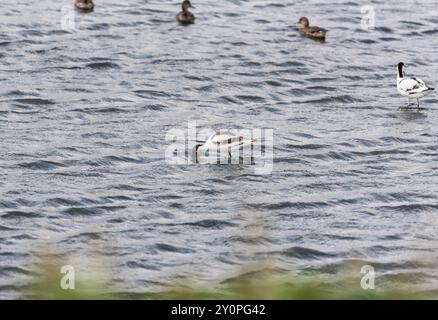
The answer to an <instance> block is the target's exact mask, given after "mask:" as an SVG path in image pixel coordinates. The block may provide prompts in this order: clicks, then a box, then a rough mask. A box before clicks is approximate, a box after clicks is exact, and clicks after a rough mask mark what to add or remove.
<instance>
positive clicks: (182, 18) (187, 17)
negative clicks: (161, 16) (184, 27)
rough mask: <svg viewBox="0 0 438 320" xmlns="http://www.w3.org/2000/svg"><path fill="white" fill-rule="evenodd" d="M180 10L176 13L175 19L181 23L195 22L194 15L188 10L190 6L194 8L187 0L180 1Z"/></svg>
mask: <svg viewBox="0 0 438 320" xmlns="http://www.w3.org/2000/svg"><path fill="white" fill-rule="evenodd" d="M181 6H182V11H181V12H180V13H178V14H177V15H176V20H177V21H178V22H179V23H181V24H192V23H195V15H194V14H193V13H191V12H190V11H189V9H190V8H195V7H194V6H192V4H191V2H190V1H189V0H184V2H183V3H182V5H181Z"/></svg>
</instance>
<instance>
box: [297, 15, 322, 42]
mask: <svg viewBox="0 0 438 320" xmlns="http://www.w3.org/2000/svg"><path fill="white" fill-rule="evenodd" d="M298 24H299V25H300V29H299V32H300V34H301V35H302V36H305V37H308V38H312V39H318V40H324V39H325V35H326V33H327V30H326V29H324V28H320V27H310V26H309V19H308V18H307V17H301V18H300V20H298Z"/></svg>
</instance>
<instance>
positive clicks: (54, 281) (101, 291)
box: [23, 257, 438, 300]
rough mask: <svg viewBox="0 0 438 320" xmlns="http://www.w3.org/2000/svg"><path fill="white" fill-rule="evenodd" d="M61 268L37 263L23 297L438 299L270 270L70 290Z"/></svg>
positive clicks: (432, 294)
mask: <svg viewBox="0 0 438 320" xmlns="http://www.w3.org/2000/svg"><path fill="white" fill-rule="evenodd" d="M61 266H62V265H61V264H59V263H57V261H56V259H52V258H50V257H46V258H44V259H42V260H41V261H40V263H39V264H38V272H37V273H36V275H35V276H34V278H33V280H32V281H31V282H30V283H29V285H27V286H26V287H25V290H24V292H23V293H24V297H25V298H26V299H43V300H46V299H50V300H52V299H55V300H57V299H64V300H65V299H68V300H70V299H71V300H74V299H81V300H86V299H99V300H102V299H169V300H173V299H182V300H191V299H194V300H198V299H201V300H202V299H215V300H216V299H218V300H220V299H230V300H235V299H261V300H274V299H275V300H276V299H279V300H295V299H296V300H303V299H305V300H315V299H318V300H325V299H437V298H438V292H437V291H429V292H427V291H418V290H411V288H409V287H402V286H397V287H391V286H390V285H387V286H384V287H382V286H380V285H378V282H379V279H378V278H377V279H376V289H374V290H371V289H370V290H364V289H362V288H361V286H360V279H361V276H362V275H360V274H359V275H358V276H357V277H356V276H355V277H352V276H351V275H350V276H346V277H340V276H339V275H333V276H330V277H328V276H326V278H323V277H321V276H314V277H308V276H306V277H295V276H294V277H292V276H290V275H289V276H287V275H281V276H275V275H274V274H275V272H272V273H270V272H269V270H268V271H267V272H264V274H263V276H260V274H259V273H258V272H246V273H243V274H241V275H239V276H236V277H235V278H233V279H229V280H227V281H224V282H222V283H219V284H215V285H212V284H211V285H207V284H202V283H201V284H199V283H194V282H192V281H190V280H187V281H185V282H181V283H177V284H175V285H174V286H172V287H171V288H168V289H167V290H165V291H161V292H144V293H123V292H121V291H119V290H118V289H117V288H115V287H111V286H110V285H108V283H109V282H108V281H103V280H96V277H93V276H92V274H91V273H86V275H84V274H81V273H77V274H76V282H75V289H74V290H64V289H62V288H61V286H60V281H61V278H62V277H63V276H64V275H63V274H61V273H60V268H61Z"/></svg>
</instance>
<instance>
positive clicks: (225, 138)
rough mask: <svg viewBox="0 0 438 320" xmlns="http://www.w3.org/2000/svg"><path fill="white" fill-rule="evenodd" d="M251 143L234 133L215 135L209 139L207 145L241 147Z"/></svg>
mask: <svg viewBox="0 0 438 320" xmlns="http://www.w3.org/2000/svg"><path fill="white" fill-rule="evenodd" d="M248 141H250V140H249V139H247V138H245V137H244V136H241V135H235V134H232V133H215V134H213V135H212V136H210V138H208V140H207V142H206V145H228V146H230V145H231V146H232V145H240V144H242V143H247V142H248Z"/></svg>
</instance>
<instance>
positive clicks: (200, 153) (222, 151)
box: [194, 133, 253, 163]
mask: <svg viewBox="0 0 438 320" xmlns="http://www.w3.org/2000/svg"><path fill="white" fill-rule="evenodd" d="M252 145H253V140H251V139H248V138H245V137H244V136H242V135H235V134H232V133H215V134H213V135H211V136H210V137H209V138H208V139H207V141H206V142H205V143H203V144H197V145H196V146H195V148H194V159H195V162H196V163H228V160H231V158H232V156H233V155H235V156H236V157H237V158H240V153H239V151H240V150H241V149H242V148H248V149H246V150H247V151H251V147H252ZM244 157H245V155H244V156H243V158H244Z"/></svg>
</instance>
